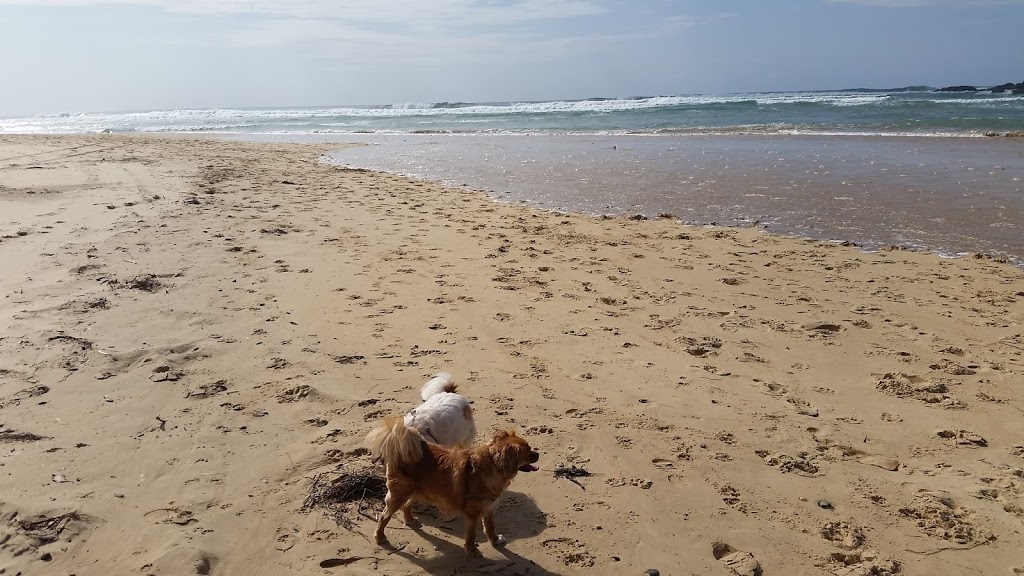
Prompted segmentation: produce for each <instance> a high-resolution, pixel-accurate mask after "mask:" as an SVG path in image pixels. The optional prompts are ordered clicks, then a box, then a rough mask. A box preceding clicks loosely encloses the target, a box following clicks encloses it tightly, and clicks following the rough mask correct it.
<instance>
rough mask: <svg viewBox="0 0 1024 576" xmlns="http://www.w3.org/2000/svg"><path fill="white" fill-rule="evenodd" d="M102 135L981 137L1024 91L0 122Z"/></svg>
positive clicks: (1009, 122)
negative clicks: (805, 135)
mask: <svg viewBox="0 0 1024 576" xmlns="http://www.w3.org/2000/svg"><path fill="white" fill-rule="evenodd" d="M0 113H2V111H0ZM102 131H111V132H214V133H227V134H295V135H304V134H363V133H383V134H389V133H399V134H402V133H404V134H431V133H462V134H809V135H915V136H929V135H931V136H980V135H983V134H985V133H987V132H997V133H1005V132H1022V131H1024V96H1022V95H1016V96H1015V95H1011V94H991V93H988V92H981V93H940V92H934V91H931V90H907V89H900V90H893V91H888V92H886V91H868V90H847V91H838V92H786V93H754V94H729V95H681V96H653V97H635V98H592V99H588V100H555V101H544V102H500V103H462V102H455V103H451V102H444V103H425V104H415V103H403V104H389V105H372V106H334V107H322V108H258V109H217V110H162V111H148V112H116V113H79V112H68V113H64V114H56V115H42V116H33V117H28V118H0V133H80V132H102Z"/></svg>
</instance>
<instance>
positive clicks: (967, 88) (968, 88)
mask: <svg viewBox="0 0 1024 576" xmlns="http://www.w3.org/2000/svg"><path fill="white" fill-rule="evenodd" d="M936 92H980V90H978V89H977V88H975V87H974V86H946V87H945V88H939V89H938V90H936Z"/></svg>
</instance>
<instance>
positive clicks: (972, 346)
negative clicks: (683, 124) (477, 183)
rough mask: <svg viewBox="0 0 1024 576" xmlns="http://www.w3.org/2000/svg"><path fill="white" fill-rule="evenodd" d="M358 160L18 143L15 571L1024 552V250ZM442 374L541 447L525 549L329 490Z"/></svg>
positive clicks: (633, 569) (7, 365)
mask: <svg viewBox="0 0 1024 576" xmlns="http://www.w3.org/2000/svg"><path fill="white" fill-rule="evenodd" d="M326 150H328V148H326V147H322V146H321V147H314V146H297V145H294V146H285V145H259V144H244V143H233V142H216V141H207V140H186V139H158V138H128V137H117V136H101V137H81V136H79V137H3V138H0V214H2V219H0V265H2V271H3V273H2V275H0V292H2V294H3V297H2V299H0V330H2V331H0V573H2V574H5V575H13V574H26V575H29V574H55V575H66V574H76V575H78V576H90V575H102V576H107V575H110V574H194V573H199V574H207V573H208V574H246V575H247V574H274V575H276V574H296V575H297V574H368V573H380V574H420V573H424V572H426V573H430V574H453V573H475V572H481V573H488V574H540V575H543V574H595V573H596V574H612V573H614V574H643V572H644V571H645V570H646V569H649V568H655V569H658V570H659V571H660V573H661V574H663V575H666V576H674V575H690V574H700V575H708V576H710V575H726V576H727V575H730V574H734V572H733V571H732V570H731V568H730V566H733V567H736V568H737V569H738V570H739V571H740V572H741V573H743V572H744V571H746V572H750V573H753V572H754V571H755V568H754V567H755V563H757V564H759V565H760V569H761V570H763V573H764V574H765V575H770V576H774V575H780V576H781V575H787V576H789V575H801V574H815V575H816V574H877V575H887V574H895V573H900V574H908V575H925V574H929V575H931V574H1013V573H1021V572H1024V552H1022V550H1024V535H1022V534H1021V532H1022V529H1024V415H1022V411H1024V390H1022V386H1024V336H1022V335H1021V334H1022V332H1024V328H1022V323H1024V274H1022V271H1021V270H1019V269H1016V268H1013V267H1011V266H1009V265H1007V264H1005V263H1000V262H995V261H992V260H991V259H988V258H964V259H960V260H943V259H940V258H938V257H935V256H931V255H927V254H919V253H912V252H905V251H897V250H894V251H887V252H883V253H880V254H865V253H861V252H859V251H857V249H856V248H853V247H842V246H836V245H830V244H824V243H820V242H809V241H802V240H798V239H790V238H780V237H774V236H769V235H765V234H763V233H759V232H757V231H754V230H733V229H700V228H688V227H684V226H681V225H680V224H679V223H678V222H675V221H671V220H667V219H666V220H657V221H635V220H628V219H621V218H618V219H595V218H588V217H583V216H578V215H564V214H557V213H550V212H541V211H537V210H533V209H530V208H527V207H522V206H512V205H503V204H498V203H495V202H494V201H492V200H491V199H490V198H488V197H487V196H485V195H483V194H480V193H476V192H472V191H467V190H459V189H447V188H443V187H440V186H436V185H432V184H427V183H420V182H414V181H410V180H407V179H403V178H399V177H393V176H389V175H384V174H376V173H368V172H362V171H346V170H340V169H336V168H332V167H330V166H327V165H324V164H321V163H319V162H318V158H319V156H320V154H321V153H323V152H325V151H326ZM441 369H446V370H450V371H452V372H453V373H454V374H455V375H456V378H457V379H458V380H459V381H460V383H461V384H462V385H463V391H464V392H465V393H466V394H467V395H468V396H469V397H470V398H472V399H473V400H474V402H475V404H474V405H475V411H476V418H477V424H478V427H479V428H480V429H481V430H482V431H487V430H490V429H492V428H494V427H498V426H515V427H517V428H518V429H519V430H520V431H521V433H522V434H523V435H524V436H525V437H526V438H527V439H528V440H529V441H530V442H531V443H532V444H533V445H534V446H536V447H537V448H538V449H539V450H540V451H541V452H542V458H541V462H540V464H541V466H542V471H540V472H536V473H532V474H520V475H519V477H518V478H517V479H516V480H515V481H514V482H513V484H512V487H511V491H510V493H509V494H508V495H507V497H506V498H505V500H504V501H503V502H502V503H501V505H500V506H499V509H498V513H497V522H498V529H499V532H501V533H503V534H505V535H506V537H508V539H509V544H508V547H507V550H505V551H504V552H499V551H497V550H494V549H492V548H490V547H489V546H486V545H485V546H484V547H483V551H484V554H485V556H486V558H487V560H485V561H470V560H467V559H466V558H465V557H464V555H463V553H462V550H461V548H460V538H459V534H461V520H456V521H454V522H450V523H445V522H442V521H441V520H440V519H436V518H432V517H430V516H429V514H424V516H425V520H426V522H425V523H426V528H425V530H424V532H422V533H416V532H413V531H412V530H409V529H407V528H406V527H405V526H403V525H402V524H401V522H393V523H392V525H391V527H390V528H389V535H390V538H391V541H392V542H393V543H395V544H396V545H398V546H400V547H401V550H399V551H398V552H394V553H389V552H388V551H385V550H382V549H380V548H378V547H377V546H375V545H374V544H373V543H372V542H371V541H370V537H371V535H372V528H373V521H372V520H370V519H368V518H367V516H369V515H370V514H371V513H372V512H373V511H372V510H368V508H371V506H369V505H368V502H364V503H363V505H362V510H363V514H362V515H361V514H360V513H359V512H358V510H357V508H359V507H360V506H359V504H358V502H356V503H354V504H352V505H351V506H350V507H349V508H348V512H345V511H343V510H337V509H336V510H335V513H334V514H333V515H330V514H325V512H324V510H322V509H319V508H317V509H313V510H303V503H304V501H305V500H306V498H307V495H308V493H309V491H310V488H311V484H312V483H313V479H314V478H319V479H320V480H321V481H324V480H326V479H332V478H338V477H340V476H339V474H350V475H351V474H354V473H355V472H358V471H360V470H364V469H365V468H366V466H367V465H368V462H367V456H366V455H365V452H364V451H363V450H362V449H361V446H362V441H363V436H364V435H365V433H366V432H367V431H368V430H369V428H370V427H371V426H372V425H373V424H374V423H375V422H376V421H377V420H378V419H379V418H380V417H381V416H382V415H384V414H388V413H400V412H404V411H406V410H408V409H409V408H411V407H412V406H414V405H415V404H416V401H417V390H418V388H419V386H420V385H421V384H422V383H423V381H424V380H425V379H426V378H427V377H429V376H430V375H431V374H433V373H434V372H436V371H438V370H441ZM560 463H564V464H566V465H576V466H578V467H581V468H582V469H585V470H587V471H589V472H591V473H592V475H591V476H589V477H581V478H575V479H574V480H575V481H576V482H578V484H577V483H574V482H573V481H570V480H569V479H565V478H556V477H555V475H554V473H553V471H554V470H555V467H556V466H557V465H558V464H560ZM351 477H352V476H349V477H348V478H351ZM342 478H344V477H342ZM336 520H340V521H341V523H342V524H343V525H339V524H338V523H337V522H336ZM346 526H347V527H346ZM716 543H718V544H716ZM751 557H752V558H753V560H752V559H751ZM744 566H745V567H744ZM1015 569H1016V572H1015Z"/></svg>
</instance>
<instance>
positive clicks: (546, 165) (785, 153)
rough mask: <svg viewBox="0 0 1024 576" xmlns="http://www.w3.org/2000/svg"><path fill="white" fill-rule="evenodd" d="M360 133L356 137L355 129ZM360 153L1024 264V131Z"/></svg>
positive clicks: (349, 156)
mask: <svg viewBox="0 0 1024 576" xmlns="http://www.w3.org/2000/svg"><path fill="white" fill-rule="evenodd" d="M359 138H363V136H362V135H360V136H357V137H350V140H352V141H356V140H358V139H359ZM364 139H366V140H368V141H370V142H374V143H375V145H373V146H359V147H351V148H346V149H343V150H340V151H338V152H336V153H334V154H333V157H334V158H335V159H336V160H337V161H338V162H339V163H341V164H343V165H348V166H351V167H359V168H371V169H374V170H385V171H388V172H395V173H400V174H405V175H412V176H415V177H419V178H424V179H428V180H434V181H441V182H449V183H452V184H468V185H469V186H470V187H473V188H478V189H484V190H488V191H491V193H492V195H494V196H496V197H499V198H502V199H505V200H513V201H522V202H526V203H529V204H532V205H536V206H539V207H543V208H548V209H558V210H568V211H573V212H583V213H588V214H593V215H600V214H612V215H623V214H626V215H628V214H637V213H640V214H644V215H646V216H651V217H653V216H657V215H658V214H663V213H669V214H674V215H676V216H677V217H679V218H681V219H682V220H683V221H686V222H691V223H696V224H718V225H727V226H737V225H747V226H749V225H757V226H759V227H764V228H765V229H766V230H768V231H770V232H774V233H780V234H789V235H799V236H803V237H807V238H813V239H816V240H846V241H852V242H857V243H858V244H861V245H863V246H865V247H866V248H868V249H878V248H882V247H886V246H891V245H900V246H906V247H911V248H914V249H923V250H930V251H933V252H936V253H940V254H945V255H956V254H961V253H968V252H985V253H991V254H999V255H1002V256H1005V257H1007V258H1009V259H1011V260H1013V261H1015V262H1016V263H1018V264H1019V265H1024V141H1021V140H1019V139H1015V138H939V137H897V136H890V137H882V136H875V137H870V136H622V135H615V136H584V135H574V136H512V135H507V136H499V135H430V136H425V135H411V136H410V135H401V136H397V135H395V136H381V135H367V136H366V137H365V138H364Z"/></svg>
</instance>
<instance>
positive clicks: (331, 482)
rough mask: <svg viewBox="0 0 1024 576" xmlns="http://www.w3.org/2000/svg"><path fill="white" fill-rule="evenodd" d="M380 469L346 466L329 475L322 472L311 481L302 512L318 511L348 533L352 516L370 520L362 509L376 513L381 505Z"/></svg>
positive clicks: (384, 485)
mask: <svg viewBox="0 0 1024 576" xmlns="http://www.w3.org/2000/svg"><path fill="white" fill-rule="evenodd" d="M387 493H388V488H387V482H386V481H385V479H384V467H383V466H381V465H379V464H360V465H352V466H348V467H346V468H344V469H341V470H336V471H333V472H323V473H320V474H317V475H316V476H315V477H314V478H313V482H312V483H311V484H310V486H309V494H308V495H307V496H306V500H305V501H304V502H303V503H302V510H303V511H304V512H310V511H312V510H322V511H323V512H324V514H326V515H327V516H328V517H329V518H331V519H333V520H334V521H335V522H336V523H337V524H338V525H339V526H342V527H344V528H346V529H348V530H352V529H354V527H355V522H354V518H353V517H354V516H360V515H361V516H365V517H367V518H371V519H373V517H372V516H370V515H368V514H366V513H364V512H363V509H364V508H368V509H371V510H372V509H376V508H380V507H381V506H383V505H384V497H385V496H387Z"/></svg>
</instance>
